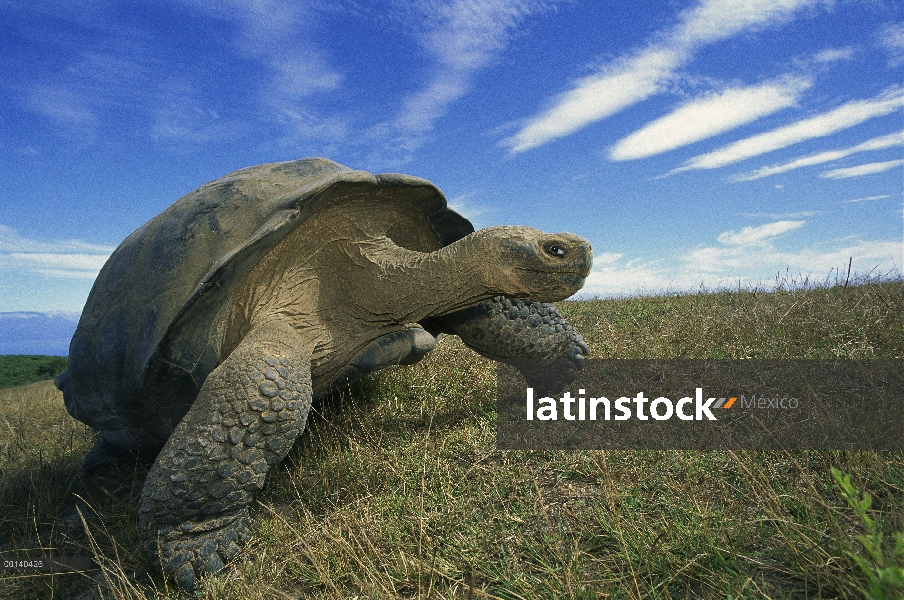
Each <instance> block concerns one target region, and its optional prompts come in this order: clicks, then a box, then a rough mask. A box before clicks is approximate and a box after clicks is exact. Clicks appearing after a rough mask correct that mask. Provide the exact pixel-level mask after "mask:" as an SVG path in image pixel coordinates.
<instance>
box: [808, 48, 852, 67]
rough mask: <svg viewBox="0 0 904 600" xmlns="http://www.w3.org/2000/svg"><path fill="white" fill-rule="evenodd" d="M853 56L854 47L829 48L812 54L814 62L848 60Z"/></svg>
mask: <svg viewBox="0 0 904 600" xmlns="http://www.w3.org/2000/svg"><path fill="white" fill-rule="evenodd" d="M853 56H854V49H853V48H851V47H847V48H829V49H827V50H823V51H821V52H817V53H816V54H814V55H813V62H815V63H822V64H826V63H833V62H838V61H841V60H850V59H851V58H852V57H853Z"/></svg>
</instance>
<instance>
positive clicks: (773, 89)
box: [609, 78, 811, 160]
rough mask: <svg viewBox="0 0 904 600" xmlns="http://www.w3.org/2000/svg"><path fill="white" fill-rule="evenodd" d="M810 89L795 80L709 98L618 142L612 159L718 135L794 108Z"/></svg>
mask: <svg viewBox="0 0 904 600" xmlns="http://www.w3.org/2000/svg"><path fill="white" fill-rule="evenodd" d="M810 85H811V82H810V81H809V80H807V79H802V78H791V79H788V80H786V81H782V82H773V83H766V84H762V85H758V86H751V87H744V88H728V89H725V90H722V91H720V92H715V93H711V94H708V95H706V96H704V97H702V98H697V99H695V100H692V101H690V102H688V103H686V104H684V105H683V106H681V107H679V108H677V109H676V110H674V111H673V112H671V113H670V114H668V115H666V116H664V117H661V118H659V119H657V120H655V121H653V122H652V123H649V124H648V125H646V126H644V127H643V128H642V129H639V130H638V131H636V132H634V133H632V134H631V135H629V136H627V137H625V138H623V139H622V140H620V141H618V142H617V143H616V144H615V145H614V146H612V148H611V149H610V150H609V158H611V159H612V160H634V159H638V158H646V157H648V156H653V155H656V154H661V153H663V152H667V151H669V150H673V149H675V148H680V147H681V146H686V145H688V144H691V143H693V142H697V141H700V140H703V139H706V138H709V137H712V136H714V135H718V134H720V133H723V132H725V131H729V130H731V129H734V128H735V127H738V126H740V125H743V124H745V123H750V122H751V121H755V120H756V119H759V118H760V117H764V116H766V115H769V114H772V113H774V112H776V111H778V110H781V109H783V108H787V107H789V106H794V105H795V104H796V103H797V100H798V98H799V97H800V95H801V93H803V91H804V90H805V89H807V88H808V87H810Z"/></svg>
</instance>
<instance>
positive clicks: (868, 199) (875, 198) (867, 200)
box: [841, 194, 891, 204]
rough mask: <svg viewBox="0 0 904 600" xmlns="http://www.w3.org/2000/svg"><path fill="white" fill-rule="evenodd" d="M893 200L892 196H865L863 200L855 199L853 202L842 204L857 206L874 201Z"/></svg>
mask: <svg viewBox="0 0 904 600" xmlns="http://www.w3.org/2000/svg"><path fill="white" fill-rule="evenodd" d="M886 198H891V194H877V195H875V196H864V197H863V198H853V199H851V200H842V201H841V203H842V204H855V203H857V202H872V201H874V200H885V199H886Z"/></svg>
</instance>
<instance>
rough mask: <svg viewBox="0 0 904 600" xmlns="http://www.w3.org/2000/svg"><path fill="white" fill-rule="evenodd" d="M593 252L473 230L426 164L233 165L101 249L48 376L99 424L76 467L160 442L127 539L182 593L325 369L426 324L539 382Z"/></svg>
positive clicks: (560, 373)
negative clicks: (379, 171)
mask: <svg viewBox="0 0 904 600" xmlns="http://www.w3.org/2000/svg"><path fill="white" fill-rule="evenodd" d="M591 261H592V253H591V248H590V245H589V243H588V242H587V241H586V240H584V239H583V238H580V237H578V236H575V235H572V234H569V233H557V234H546V233H542V232H540V231H537V230H535V229H531V228H527V227H490V228H487V229H482V230H479V231H476V232H475V231H474V228H473V226H472V225H471V223H470V222H468V221H467V220H466V219H465V218H464V217H462V216H460V215H458V214H457V213H455V212H454V211H452V210H450V209H449V208H448V207H447V206H446V200H445V198H444V197H443V194H442V193H441V192H440V191H439V190H438V189H437V188H436V187H435V186H434V185H433V184H431V183H430V182H428V181H425V180H423V179H418V178H415V177H410V176H406V175H397V174H383V175H373V174H371V173H367V172H363V171H355V170H352V169H349V168H347V167H344V166H342V165H339V164H337V163H334V162H332V161H329V160H325V159H321V158H311V159H304V160H297V161H292V162H284V163H274V164H266V165H260V166H255V167H249V168H246V169H241V170H239V171H235V172H233V173H230V174H228V175H226V176H224V177H222V178H220V179H217V180H216V181H213V182H211V183H208V184H206V185H204V186H202V187H200V188H198V189H197V190H195V191H194V192H191V193H190V194H188V195H186V196H185V197H183V198H181V199H180V200H178V201H177V202H176V203H174V204H173V205H172V206H170V207H169V208H167V209H166V210H165V211H163V212H162V213H160V214H159V215H157V216H156V217H154V218H153V219H151V220H150V221H148V222H147V223H146V224H144V225H143V226H142V227H140V228H139V229H138V230H136V231H135V232H134V233H132V234H131V235H130V236H129V237H128V238H126V240H125V241H124V242H123V243H122V244H121V245H120V246H119V247H118V248H117V249H116V251H115V252H114V253H113V255H112V256H111V257H110V259H109V260H108V261H107V263H106V264H105V265H104V267H103V269H102V270H101V272H100V274H99V275H98V277H97V281H96V282H95V284H94V287H93V289H92V290H91V294H90V296H89V297H88V302H87V304H86V305H85V308H84V311H83V313H82V317H81V321H80V322H79V325H78V328H77V330H76V332H75V335H74V336H73V338H72V343H71V346H70V349H69V368H68V370H67V371H66V372H64V373H63V374H62V375H60V376H59V377H58V378H57V380H56V383H57V387H59V388H60V389H61V390H62V392H63V397H64V400H65V404H66V409H67V410H68V411H69V413H70V414H71V415H72V416H73V417H75V418H76V419H78V420H80V421H83V422H84V423H87V424H88V425H90V426H91V427H94V428H96V429H98V430H100V431H101V432H102V439H101V441H100V442H98V445H97V446H95V448H94V449H93V450H92V451H91V452H89V454H88V457H87V458H86V469H87V470H92V469H95V468H99V465H105V464H106V462H105V461H106V460H107V459H108V458H109V457H111V456H116V455H117V452H119V453H123V452H130V453H133V454H139V455H141V454H143V455H145V456H149V457H151V458H153V457H155V456H156V460H155V461H154V463H153V466H152V467H151V470H150V472H149V473H148V476H147V479H146V482H145V485H144V488H143V490H142V495H141V501H140V504H139V509H138V510H139V530H140V533H141V536H142V544H143V547H144V549H145V551H146V552H147V554H148V555H149V557H150V559H151V560H152V562H153V563H154V564H155V566H156V567H157V568H159V569H161V571H162V572H163V573H165V574H167V575H170V576H172V577H174V578H175V580H176V582H177V583H178V584H179V585H180V586H182V587H184V588H188V589H192V588H194V587H195V585H196V578H197V577H199V576H201V575H202V574H204V573H215V572H217V571H219V570H220V569H222V568H223V566H224V561H227V560H229V559H231V558H232V557H233V556H235V554H236V553H237V552H238V551H239V549H240V548H241V546H242V545H243V544H244V543H245V542H246V541H247V540H248V538H249V537H250V535H251V532H250V530H249V525H248V505H249V503H250V502H251V500H252V498H253V497H254V494H255V493H256V492H257V491H258V490H260V489H261V487H262V486H263V483H264V478H265V476H266V474H267V471H268V470H269V469H270V468H271V467H272V466H273V465H274V464H276V463H278V462H279V461H280V460H281V459H283V458H284V457H285V455H286V453H287V452H288V451H289V449H290V448H291V447H292V445H293V442H294V441H295V439H296V438H297V437H298V435H299V434H300V433H301V432H302V430H303V429H304V426H305V421H306V419H307V415H308V410H309V408H310V406H311V402H312V400H314V399H316V398H318V397H320V396H322V395H324V394H326V393H327V392H329V391H330V390H331V389H333V388H335V387H336V386H337V385H339V384H342V383H343V382H346V381H348V380H350V379H354V378H356V377H358V376H360V375H362V374H364V373H367V372H370V371H374V370H377V369H379V368H382V367H385V366H388V365H393V364H408V363H411V362H415V361H417V360H419V359H420V358H422V357H423V356H424V355H425V354H426V353H427V352H429V351H430V350H431V349H433V347H434V345H435V336H437V335H439V334H440V333H442V332H445V333H452V334H457V335H459V336H460V337H461V338H462V340H463V341H464V343H465V344H467V345H468V346H470V347H472V348H474V349H475V350H476V351H478V352H479V353H481V354H483V355H485V356H488V357H490V358H492V359H495V360H505V361H509V362H511V363H513V364H515V365H516V366H519V368H521V369H522V371H523V372H524V373H525V374H526V375H527V376H528V377H532V378H533V379H534V382H535V384H536V385H538V386H546V387H555V386H560V387H561V385H564V383H563V381H567V380H568V379H569V378H573V375H574V370H575V369H579V368H582V366H583V360H584V359H583V357H584V355H585V354H587V353H588V349H587V346H586V344H585V343H584V342H583V339H582V338H581V336H580V335H579V334H578V333H577V332H576V331H575V330H574V328H573V327H572V326H571V325H570V324H568V323H567V322H566V321H565V320H564V319H563V318H562V316H561V314H559V312H558V311H557V310H556V308H555V307H554V306H552V305H550V304H545V303H546V302H554V301H557V300H562V299H564V298H567V297H568V296H571V295H572V294H574V293H575V292H576V291H578V290H579V289H580V288H581V286H582V285H583V282H584V279H585V278H586V277H587V274H588V272H589V270H590V266H591ZM541 360H542V361H544V362H543V364H544V365H547V366H546V367H544V368H541V369H532V368H531V364H533V361H541ZM549 364H553V365H554V367H549V366H548V365H549ZM555 365H557V366H555Z"/></svg>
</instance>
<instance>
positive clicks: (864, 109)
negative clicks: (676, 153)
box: [668, 88, 904, 175]
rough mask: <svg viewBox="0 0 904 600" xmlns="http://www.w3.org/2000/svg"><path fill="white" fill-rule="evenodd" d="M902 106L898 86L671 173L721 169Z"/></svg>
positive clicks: (902, 93) (740, 143) (693, 161)
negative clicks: (874, 96) (875, 96)
mask: <svg viewBox="0 0 904 600" xmlns="http://www.w3.org/2000/svg"><path fill="white" fill-rule="evenodd" d="M902 107H904V89H901V88H894V89H892V90H889V91H887V92H885V93H883V94H881V95H880V96H878V97H877V98H872V99H869V100H854V101H851V102H848V103H846V104H843V105H841V106H839V107H838V108H836V109H834V110H831V111H829V112H827V113H823V114H821V115H817V116H815V117H810V118H808V119H803V120H801V121H798V122H796V123H792V124H790V125H785V126H784V127H779V128H778V129H773V130H772V131H768V132H766V133H761V134H759V135H755V136H752V137H749V138H746V139H743V140H739V141H737V142H734V143H733V144H729V145H727V146H724V147H722V148H720V149H718V150H715V151H713V152H708V153H706V154H701V155H699V156H695V157H694V158H692V159H690V160H689V161H688V162H687V163H686V164H685V165H684V166H682V167H679V168H677V169H673V170H672V171H670V172H669V173H668V175H672V174H675V173H680V172H682V171H691V170H695V169H718V168H720V167H724V166H726V165H730V164H734V163H736V162H740V161H742V160H746V159H748V158H753V157H754V156H759V155H761V154H766V153H767V152H772V151H774V150H778V149H780V148H785V147H787V146H791V145H793V144H798V143H800V142H803V141H805V140H810V139H814V138H819V137H824V136H827V135H831V134H833V133H837V132H839V131H842V130H844V129H848V128H849V127H853V126H855V125H859V124H860V123H863V122H865V121H868V120H870V119H873V118H876V117H881V116H884V115H887V114H890V113H893V112H895V111H896V110H899V109H900V108H902Z"/></svg>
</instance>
